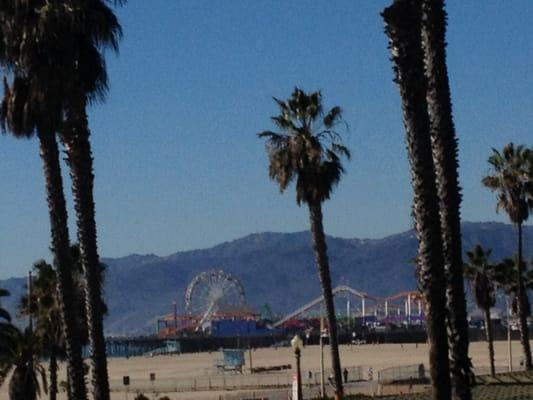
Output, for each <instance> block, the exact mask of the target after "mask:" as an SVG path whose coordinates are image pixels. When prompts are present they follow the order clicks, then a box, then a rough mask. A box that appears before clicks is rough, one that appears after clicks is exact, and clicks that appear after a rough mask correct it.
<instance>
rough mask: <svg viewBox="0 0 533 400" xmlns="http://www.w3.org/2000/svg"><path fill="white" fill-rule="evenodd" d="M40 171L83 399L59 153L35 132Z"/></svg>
mask: <svg viewBox="0 0 533 400" xmlns="http://www.w3.org/2000/svg"><path fill="white" fill-rule="evenodd" d="M38 136H39V142H40V152H41V158H42V161H43V171H44V176H45V181H46V196H47V201H48V210H49V212H50V226H51V234H52V251H53V253H54V266H55V268H56V273H57V278H58V293H59V299H60V306H61V317H62V319H63V323H64V330H65V342H66V350H67V360H68V364H69V374H70V379H71V383H72V397H73V400H86V399H87V389H86V387H85V377H84V373H83V358H82V355H81V339H80V330H79V327H78V325H77V319H76V310H75V309H74V303H75V301H74V283H73V278H72V260H71V259H70V248H69V246H70V243H69V235H68V225H67V209H66V205H65V197H64V193H63V180H62V177H61V167H60V164H59V151H58V146H57V141H56V138H55V134H54V133H53V132H52V133H49V132H43V130H41V129H40V130H39V131H38Z"/></svg>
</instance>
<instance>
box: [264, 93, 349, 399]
mask: <svg viewBox="0 0 533 400" xmlns="http://www.w3.org/2000/svg"><path fill="white" fill-rule="evenodd" d="M274 100H275V102H276V103H277V105H278V107H279V111H280V114H279V115H277V116H274V117H272V120H273V121H274V123H275V124H276V126H277V127H278V128H279V131H280V132H272V131H264V132H261V133H260V134H259V137H261V138H265V139H266V140H267V152H268V157H269V161H270V165H269V176H270V178H271V179H272V180H274V181H276V182H277V183H278V184H279V188H280V190H281V192H283V191H285V189H287V187H288V186H289V185H290V184H291V183H292V182H293V181H295V184H296V202H297V203H298V205H300V204H302V203H304V204H307V206H308V208H309V220H310V224H311V234H312V237H313V248H314V250H315V256H316V263H317V267H318V275H319V278H320V282H321V284H322V293H323V296H324V302H325V304H326V313H327V318H328V324H329V329H330V340H331V358H332V365H333V371H334V377H335V387H336V394H337V396H338V397H339V398H342V395H343V388H342V374H341V365H340V358H339V349H338V338H337V320H336V317H335V307H334V304H333V294H332V291H331V276H330V267H329V261H328V254H327V245H326V238H325V234H324V227H323V225H322V219H323V218H322V203H323V202H324V201H326V200H328V199H329V198H330V196H331V193H332V191H333V188H334V187H335V186H336V185H337V184H338V183H339V181H340V179H341V175H342V174H343V173H344V168H343V166H342V163H341V158H342V157H346V158H349V157H350V153H349V151H348V149H347V148H346V147H345V146H344V145H343V144H342V141H341V137H340V136H339V134H338V133H337V132H336V131H335V127H336V126H337V125H338V124H339V122H340V120H341V109H340V108H339V107H333V108H332V109H331V110H329V111H328V112H327V113H324V111H323V108H322V95H321V93H320V92H314V93H310V94H307V93H305V92H304V91H303V90H301V89H298V88H295V89H294V91H293V93H292V95H291V97H290V98H289V99H288V100H287V101H282V100H278V99H276V98H274Z"/></svg>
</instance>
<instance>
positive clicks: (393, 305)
mask: <svg viewBox="0 0 533 400" xmlns="http://www.w3.org/2000/svg"><path fill="white" fill-rule="evenodd" d="M332 292H333V296H335V297H339V295H341V296H344V297H346V315H347V316H351V315H352V311H351V307H352V303H351V301H350V299H351V297H355V298H356V299H358V300H359V301H360V307H358V308H357V307H356V312H355V315H356V316H358V317H361V318H363V319H364V318H365V317H366V316H369V315H373V316H375V317H376V318H377V319H379V320H382V321H386V322H388V321H391V322H392V321H395V322H396V321H398V320H402V321H406V322H407V323H408V324H410V323H413V322H421V321H422V320H423V319H424V306H425V303H424V299H423V297H422V295H421V294H420V292H418V291H404V292H400V293H396V294H394V295H391V296H387V297H377V296H372V295H369V294H368V293H365V292H361V291H359V290H356V289H354V288H351V287H349V286H346V285H340V286H337V287H335V288H334V289H333V290H332ZM323 302H324V297H323V296H319V297H317V298H315V299H313V300H312V301H310V302H308V303H306V304H304V305H303V306H301V307H299V308H297V309H296V310H294V311H293V312H291V313H289V314H287V315H285V316H284V317H283V318H281V319H280V320H278V321H276V322H275V323H274V324H273V327H274V328H277V327H281V326H283V325H284V324H285V323H287V322H288V321H291V320H293V319H297V318H298V317H300V316H302V315H303V314H305V313H307V312H308V311H309V310H311V309H312V308H314V307H316V306H318V305H320V304H322V303H323ZM398 303H400V304H398ZM402 303H403V304H402Z"/></svg>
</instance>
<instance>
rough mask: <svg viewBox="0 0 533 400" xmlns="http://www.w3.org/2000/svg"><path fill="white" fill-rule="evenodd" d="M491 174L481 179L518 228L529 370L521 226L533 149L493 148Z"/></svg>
mask: <svg viewBox="0 0 533 400" xmlns="http://www.w3.org/2000/svg"><path fill="white" fill-rule="evenodd" d="M488 162H489V164H490V166H491V173H490V174H489V175H487V176H486V177H484V178H483V179H482V183H483V185H485V186H486V187H488V188H489V189H490V190H491V191H493V192H496V193H497V199H498V200H497V204H496V211H497V212H498V211H499V210H501V209H502V210H504V211H505V212H506V213H507V215H508V216H509V219H510V220H511V222H512V223H513V224H515V226H516V228H517V253H518V260H517V261H518V269H517V271H516V285H517V301H518V316H519V319H520V341H521V343H522V348H523V351H524V358H525V365H526V369H528V370H530V369H533V363H532V360H531V348H530V345H529V331H528V327H527V311H526V310H528V309H529V304H528V303H529V300H528V298H527V295H526V292H525V288H524V281H523V270H524V262H523V254H522V253H523V250H522V247H523V246H522V225H523V223H524V222H525V221H526V220H527V219H528V217H529V212H530V210H531V209H532V208H533V149H529V148H526V147H524V146H515V145H514V144H513V143H509V144H508V145H506V146H505V147H504V148H503V150H502V152H499V151H498V150H496V149H492V155H491V156H490V157H489V160H488Z"/></svg>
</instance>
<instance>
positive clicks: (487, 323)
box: [483, 308, 496, 376]
mask: <svg viewBox="0 0 533 400" xmlns="http://www.w3.org/2000/svg"><path fill="white" fill-rule="evenodd" d="M483 311H484V312H485V335H486V337H487V343H488V345H489V361H490V374H491V375H492V376H494V375H496V371H495V369H494V339H493V336H492V323H491V321H490V308H485V309H484V310H483Z"/></svg>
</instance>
